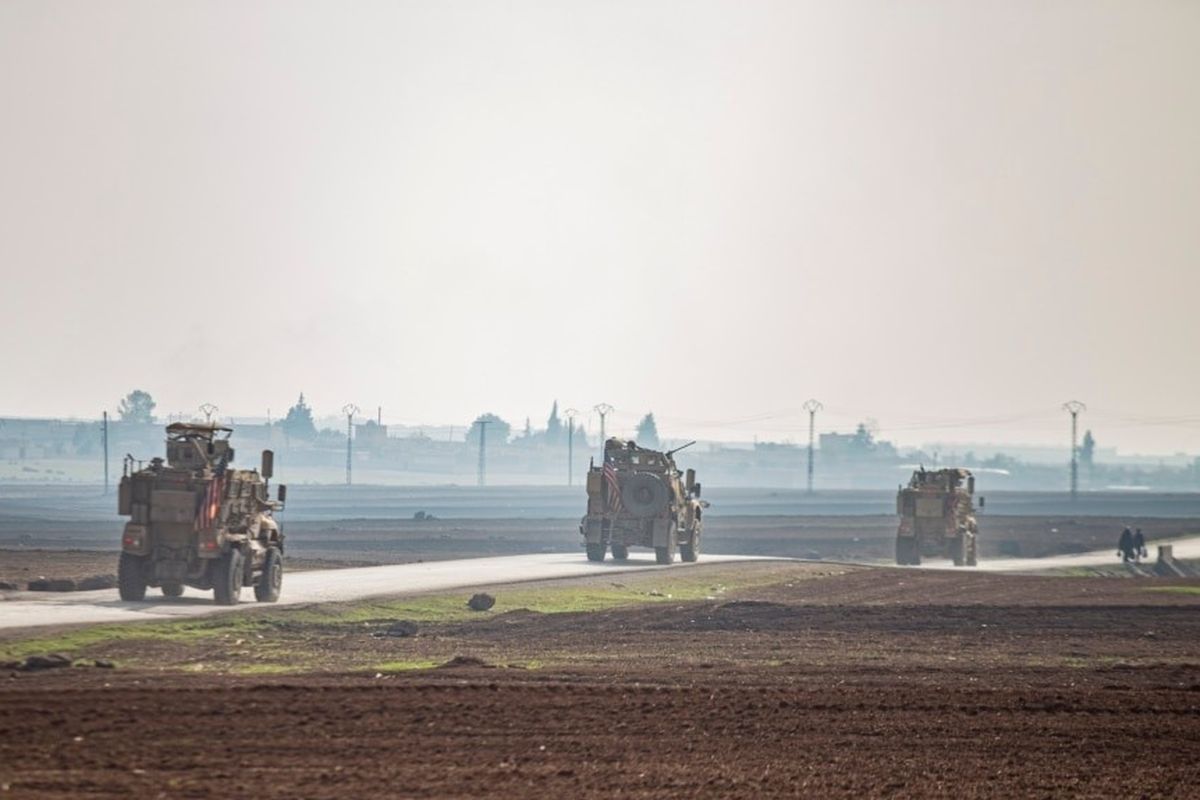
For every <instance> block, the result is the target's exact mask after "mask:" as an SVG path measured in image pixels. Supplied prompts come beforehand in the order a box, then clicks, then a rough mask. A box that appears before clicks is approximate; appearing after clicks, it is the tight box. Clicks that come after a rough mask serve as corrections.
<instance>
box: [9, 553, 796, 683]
mask: <svg viewBox="0 0 1200 800" xmlns="http://www.w3.org/2000/svg"><path fill="white" fill-rule="evenodd" d="M788 579H790V576H789V575H788V574H787V570H786V568H783V567H781V568H780V569H764V570H761V571H755V572H750V571H746V570H722V569H716V570H703V571H699V570H696V571H693V570H680V571H671V572H653V573H646V574H642V575H638V574H630V573H614V574H613V576H612V580H611V581H608V582H607V583H603V584H601V583H595V582H592V583H584V584H578V583H570V582H567V583H554V584H549V585H547V584H527V585H518V586H515V587H512V586H506V587H500V588H498V589H492V590H491V591H492V592H493V593H494V594H495V596H496V604H495V606H494V607H493V608H492V609H491V611H489V612H477V611H471V610H470V609H469V608H467V604H466V600H467V595H468V594H469V590H465V589H460V590H454V591H447V592H439V593H436V594H429V595H420V596H416V597H406V598H376V599H371V600H362V601H355V602H348V603H331V604H325V605H314V606H301V607H294V608H290V607H283V608H273V609H248V610H246V611H245V612H243V613H238V614H221V615H218V616H212V617H204V618H199V619H185V620H172V621H165V622H159V621H155V622H132V623H122V624H111V625H97V626H91V627H84V628H78V629H73V630H68V631H64V632H60V633H56V634H53V635H48V636H47V635H36V634H34V635H31V636H29V637H28V638H14V639H8V640H5V641H0V660H16V659H20V658H24V657H25V656H29V655H35V654H41V653H51V652H62V653H68V654H70V655H72V656H74V657H77V658H78V657H83V656H84V655H86V654H89V653H90V654H93V655H107V654H106V653H105V650H106V649H111V648H113V647H115V646H120V652H121V658H122V661H123V662H124V663H126V664H130V665H134V666H152V665H153V664H152V663H150V662H151V661H152V659H153V658H154V657H153V656H147V657H146V658H140V657H138V655H137V644H138V643H146V644H147V645H153V644H154V643H163V644H175V645H181V646H183V647H185V648H187V647H188V646H194V647H196V648H201V647H203V648H205V649H212V647H213V645H214V644H224V643H225V642H214V640H226V639H228V640H232V642H231V643H232V644H233V645H234V646H236V644H238V643H237V642H236V640H237V639H246V640H247V641H253V643H254V647H255V650H256V651H258V652H259V653H260V654H261V655H262V656H265V657H266V660H262V661H257V662H254V661H249V662H246V661H242V660H241V659H240V657H239V655H237V654H226V655H224V656H216V657H211V658H210V657H208V656H207V655H205V656H204V658H203V661H198V662H197V663H191V664H187V665H183V666H178V667H176V668H178V669H204V670H208V669H213V670H216V671H226V672H242V673H250V674H254V673H271V672H289V671H304V670H310V669H315V668H319V666H320V665H319V664H318V663H317V662H315V661H314V660H313V658H312V654H311V652H309V651H306V650H305V649H304V648H303V647H296V646H295V645H296V641H295V640H294V639H300V640H303V639H304V637H306V636H312V635H320V634H322V633H324V632H332V633H339V634H340V633H344V632H345V631H346V628H347V627H349V626H355V625H361V626H363V627H371V626H373V625H378V624H383V623H387V622H391V621H394V620H401V619H403V620H411V621H414V622H417V623H423V624H438V623H456V622H462V621H467V620H484V619H489V618H494V617H495V616H497V615H499V614H504V613H506V612H511V611H517V610H523V611H529V612H534V613H540V614H561V613H571V612H595V611H604V610H608V609H613V608H620V607H629V606H636V605H645V604H656V603H679V602H685V601H693V600H703V599H706V598H719V597H723V596H725V595H726V593H727V592H735V591H737V590H744V589H750V588H754V587H757V586H767V585H773V584H777V583H781V582H784V581H786V580H788ZM289 640H292V641H289ZM176 663H178V660H177V659H176ZM429 666H436V664H434V663H429V662H426V661H395V662H391V661H389V662H385V663H384V664H380V665H376V667H375V669H376V670H377V671H380V672H383V671H400V670H407V669H424V668H427V667H429ZM513 666H517V665H516V664H514V665H513ZM541 666H542V664H540V663H536V662H530V663H529V664H526V665H525V668H526V669H538V668H541Z"/></svg>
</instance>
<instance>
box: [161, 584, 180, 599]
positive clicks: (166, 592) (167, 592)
mask: <svg viewBox="0 0 1200 800" xmlns="http://www.w3.org/2000/svg"><path fill="white" fill-rule="evenodd" d="M162 593H163V597H183V584H182V583H164V584H163V585H162Z"/></svg>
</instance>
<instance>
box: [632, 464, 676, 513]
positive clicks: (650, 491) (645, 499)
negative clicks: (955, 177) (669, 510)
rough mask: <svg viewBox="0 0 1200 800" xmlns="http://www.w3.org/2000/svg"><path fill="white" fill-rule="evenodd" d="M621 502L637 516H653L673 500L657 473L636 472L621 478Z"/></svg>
mask: <svg viewBox="0 0 1200 800" xmlns="http://www.w3.org/2000/svg"><path fill="white" fill-rule="evenodd" d="M621 502H622V503H623V504H624V506H625V510H626V511H627V512H629V513H630V514H632V515H633V516H635V517H653V516H654V515H655V514H657V513H659V512H660V511H662V510H663V509H664V508H666V507H667V504H668V503H669V502H671V493H670V492H669V491H668V490H667V485H666V484H665V483H663V481H662V479H661V478H659V477H658V476H657V475H655V474H653V473H651V472H635V473H633V474H632V475H626V476H625V477H624V478H622V479H621Z"/></svg>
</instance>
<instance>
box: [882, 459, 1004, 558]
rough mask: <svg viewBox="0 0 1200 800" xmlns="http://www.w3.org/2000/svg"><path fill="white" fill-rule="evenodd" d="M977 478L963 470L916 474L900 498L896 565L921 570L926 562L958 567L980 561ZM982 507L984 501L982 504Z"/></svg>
mask: <svg viewBox="0 0 1200 800" xmlns="http://www.w3.org/2000/svg"><path fill="white" fill-rule="evenodd" d="M974 495H975V476H974V475H972V474H971V472H970V471H969V470H965V469H939V470H926V469H925V468H924V467H922V468H921V469H918V470H917V471H916V472H914V473H913V475H912V478H911V479H910V480H909V482H908V486H904V487H901V488H900V490H899V492H897V494H896V513H897V514H898V515H899V516H900V527H899V528H898V530H897V531H896V563H897V564H920V563H921V557H922V556H938V555H940V556H943V557H945V558H949V559H952V560H953V561H954V565H955V566H956V567H962V566H968V567H973V566H975V565H976V564H977V563H978V560H979V541H978V540H979V524H978V522H977V521H976V519H975V512H976V508H975V504H974ZM979 504H980V505H979V507H980V509H982V508H983V504H984V500H983V498H982V497H981V498H979Z"/></svg>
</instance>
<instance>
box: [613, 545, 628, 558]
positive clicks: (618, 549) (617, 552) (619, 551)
mask: <svg viewBox="0 0 1200 800" xmlns="http://www.w3.org/2000/svg"><path fill="white" fill-rule="evenodd" d="M612 557H613V561H626V560H628V559H629V547H628V546H626V545H623V544H614V545H613V546H612Z"/></svg>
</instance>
